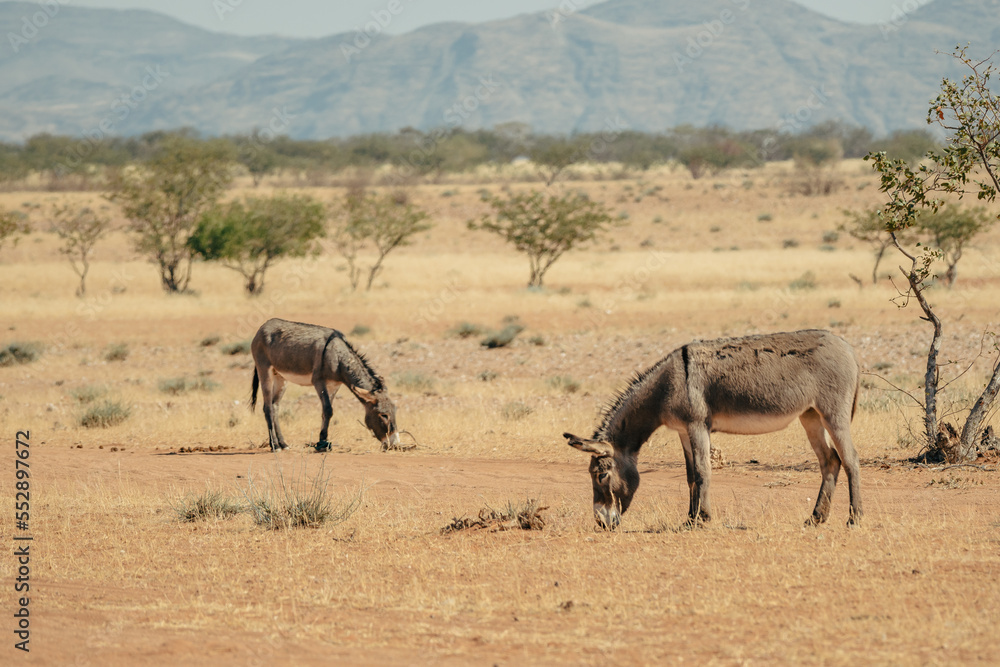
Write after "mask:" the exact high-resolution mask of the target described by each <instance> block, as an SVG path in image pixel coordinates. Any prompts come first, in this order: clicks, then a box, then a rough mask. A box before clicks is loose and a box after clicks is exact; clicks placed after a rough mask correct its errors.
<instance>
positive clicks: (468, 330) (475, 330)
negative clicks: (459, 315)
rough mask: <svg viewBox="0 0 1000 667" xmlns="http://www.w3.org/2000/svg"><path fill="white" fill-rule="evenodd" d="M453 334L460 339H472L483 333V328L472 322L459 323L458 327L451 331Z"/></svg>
mask: <svg viewBox="0 0 1000 667" xmlns="http://www.w3.org/2000/svg"><path fill="white" fill-rule="evenodd" d="M451 333H452V334H453V335H455V336H458V337H459V338H471V337H472V336H478V335H480V334H481V333H483V328H482V327H481V326H479V325H478V324H473V323H472V322H459V323H458V325H457V326H456V327H455V328H454V329H452V330H451Z"/></svg>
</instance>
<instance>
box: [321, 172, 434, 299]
mask: <svg viewBox="0 0 1000 667" xmlns="http://www.w3.org/2000/svg"><path fill="white" fill-rule="evenodd" d="M429 217H430V216H428V215H427V213H426V212H425V211H422V210H421V209H419V208H418V207H417V206H415V205H414V204H412V203H410V201H409V197H408V196H407V194H406V192H404V191H401V190H400V191H396V192H394V193H388V194H382V195H379V194H375V193H366V192H364V190H360V189H355V190H352V191H350V192H348V194H347V196H346V197H345V198H344V202H343V204H342V205H341V206H340V210H339V211H338V214H337V216H336V220H335V222H334V230H333V237H334V242H335V243H336V245H337V251H338V252H339V253H340V254H341V256H343V258H344V259H346V260H347V267H348V277H349V278H350V281H351V289H352V290H356V289H357V288H358V284H359V283H360V282H361V275H362V273H363V269H362V267H361V266H360V265H359V263H358V255H359V253H361V252H362V251H366V250H368V249H369V248H371V249H372V250H374V252H375V260H374V261H373V262H372V263H371V264H370V265H369V266H368V268H367V272H368V277H367V280H366V283H365V289H366V290H370V289H371V288H372V284H373V283H374V282H375V278H376V276H378V274H379V273H380V272H381V271H382V264H383V262H384V261H385V257H386V255H388V254H389V253H390V252H392V251H393V250H395V249H396V248H399V247H401V246H406V245H410V243H412V240H413V237H414V236H415V235H417V234H419V233H420V232H425V231H427V230H428V229H430V228H431V227H432V225H431V224H430V223H428V222H427V220H428V219H429Z"/></svg>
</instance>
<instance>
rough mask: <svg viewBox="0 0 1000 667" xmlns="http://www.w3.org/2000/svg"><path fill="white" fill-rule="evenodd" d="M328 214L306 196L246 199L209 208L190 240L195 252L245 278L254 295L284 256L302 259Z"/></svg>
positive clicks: (311, 247)
mask: <svg viewBox="0 0 1000 667" xmlns="http://www.w3.org/2000/svg"><path fill="white" fill-rule="evenodd" d="M325 218H326V212H325V210H324V207H323V205H322V204H320V203H319V202H317V201H316V200H314V199H313V198H312V197H307V196H305V195H291V196H288V195H275V196H273V197H247V198H246V199H244V200H242V201H239V200H237V201H233V202H230V203H229V204H226V205H217V206H215V207H213V208H211V209H209V210H208V211H207V212H206V213H205V214H204V215H203V216H202V217H201V220H200V221H199V222H198V226H197V227H196V228H195V230H194V232H193V233H192V234H191V236H190V238H189V239H188V247H190V248H191V251H192V252H193V253H194V254H195V255H197V256H199V257H201V258H203V259H205V260H209V261H213V260H214V261H218V262H221V263H222V265H223V266H225V267H226V268H229V269H232V270H234V271H237V272H238V273H239V274H240V275H242V276H243V280H244V283H243V287H244V289H245V290H246V292H247V294H248V295H250V296H254V295H257V294H260V293H261V291H263V289H264V277H265V274H266V273H267V270H268V269H269V268H270V267H271V266H272V265H273V264H274V263H275V262H277V261H278V260H280V259H282V258H283V257H302V256H304V255H306V254H307V253H308V252H310V250H312V249H314V247H315V245H314V243H313V242H314V241H315V240H316V239H318V238H320V237H321V236H323V234H324V232H325V230H324V220H325Z"/></svg>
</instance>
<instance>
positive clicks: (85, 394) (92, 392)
mask: <svg viewBox="0 0 1000 667" xmlns="http://www.w3.org/2000/svg"><path fill="white" fill-rule="evenodd" d="M107 393H108V389H107V387H104V386H102V385H97V384H88V385H85V386H83V387H80V388H78V389H73V390H71V391H70V392H69V395H70V396H72V397H73V398H74V399H75V400H76V402H77V403H79V404H81V405H86V404H88V403H93V402H94V401H96V400H97V399H99V398H101V397H102V396H104V395H105V394H107Z"/></svg>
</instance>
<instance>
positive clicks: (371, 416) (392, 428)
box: [354, 389, 399, 448]
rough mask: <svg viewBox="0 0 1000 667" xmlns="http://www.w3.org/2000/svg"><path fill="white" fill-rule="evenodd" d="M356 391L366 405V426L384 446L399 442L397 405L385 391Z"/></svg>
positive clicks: (394, 444) (391, 445)
mask: <svg viewBox="0 0 1000 667" xmlns="http://www.w3.org/2000/svg"><path fill="white" fill-rule="evenodd" d="M354 393H355V394H356V395H357V397H358V398H360V399H361V402H362V403H363V404H364V406H365V426H367V427H368V430H369V431H371V432H372V435H374V436H375V438H376V439H377V440H378V441H379V442H381V443H382V447H383V448H388V447H395V446H396V445H398V444H399V429H397V428H396V406H395V405H394V404H393V402H392V399H391V398H389V394H387V393H386V392H385V391H375V392H370V391H365V390H364V389H355V390H354Z"/></svg>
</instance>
